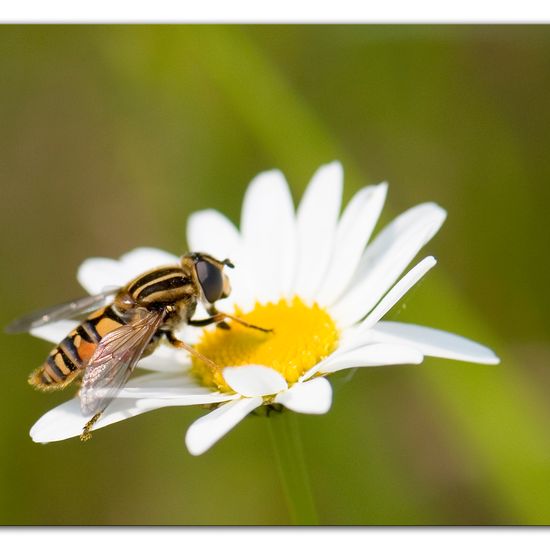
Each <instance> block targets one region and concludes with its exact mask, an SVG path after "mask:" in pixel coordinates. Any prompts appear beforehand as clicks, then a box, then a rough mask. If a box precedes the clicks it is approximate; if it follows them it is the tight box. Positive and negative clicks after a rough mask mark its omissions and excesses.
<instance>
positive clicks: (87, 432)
mask: <svg viewBox="0 0 550 550" xmlns="http://www.w3.org/2000/svg"><path fill="white" fill-rule="evenodd" d="M102 414H103V411H100V412H98V413H96V414H94V416H92V418H90V420H88V422H86V424H84V428H83V429H82V433H81V434H80V441H88V440H89V439H92V428H93V426H94V424H95V423H96V422H97V421H98V420H99V417H100V416H101V415H102Z"/></svg>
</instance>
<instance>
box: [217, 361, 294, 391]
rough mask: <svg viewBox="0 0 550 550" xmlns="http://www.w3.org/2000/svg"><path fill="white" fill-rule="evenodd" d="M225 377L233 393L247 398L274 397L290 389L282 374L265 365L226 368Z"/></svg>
mask: <svg viewBox="0 0 550 550" xmlns="http://www.w3.org/2000/svg"><path fill="white" fill-rule="evenodd" d="M223 377H224V379H225V381H226V382H227V384H228V385H229V386H230V387H231V389H232V390H233V391H236V392H237V393H239V394H241V395H244V396H245V397H261V396H262V395H273V394H276V393H279V392H280V391H283V390H286V389H287V387H288V386H287V383H286V380H285V379H284V378H283V376H282V375H281V374H280V373H278V372H277V371H276V370H273V369H271V368H269V367H265V366H263V365H246V366H242V367H226V368H225V369H223Z"/></svg>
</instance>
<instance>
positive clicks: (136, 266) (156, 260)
mask: <svg viewBox="0 0 550 550" xmlns="http://www.w3.org/2000/svg"><path fill="white" fill-rule="evenodd" d="M179 262H180V259H179V257H178V256H174V254H170V253H169V252H165V251H164V250H159V249H158V248H149V247H141V248H135V249H134V250H131V251H130V252H127V253H126V254H124V255H123V256H121V257H120V263H121V264H122V266H123V268H124V270H125V273H126V275H127V276H128V277H129V280H130V279H133V278H134V277H137V276H138V275H139V274H140V273H143V272H144V271H149V270H150V269H154V268H155V267H160V266H164V265H174V264H175V265H178V264H179ZM127 282H128V281H127Z"/></svg>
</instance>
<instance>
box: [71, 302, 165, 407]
mask: <svg viewBox="0 0 550 550" xmlns="http://www.w3.org/2000/svg"><path fill="white" fill-rule="evenodd" d="M132 314H133V318H132V321H130V322H129V323H128V324H126V325H123V326H122V327H120V328H117V329H115V330H113V331H112V332H109V333H108V334H107V335H105V336H104V337H103V338H102V339H101V341H100V342H99V344H98V346H97V349H96V351H95V353H94V354H93V355H92V357H91V358H90V361H89V362H88V365H87V367H86V371H85V372H84V377H83V379H82V386H81V388H80V394H79V395H80V407H81V409H82V413H83V414H97V413H99V412H102V411H103V410H105V408H106V407H107V405H109V403H110V402H111V401H112V400H113V399H114V398H115V397H116V395H117V393H118V392H119V390H120V389H121V388H122V386H124V384H125V383H126V382H127V381H128V378H129V377H130V375H131V374H132V371H133V370H134V367H135V365H136V363H137V362H138V361H139V359H140V357H141V356H142V355H143V352H144V351H145V348H146V347H147V344H149V342H150V341H151V338H152V337H153V336H154V334H155V332H156V331H157V330H158V328H159V327H160V325H161V323H162V321H163V319H164V312H163V311H148V310H147V309H145V308H136V309H135V310H133V312H132Z"/></svg>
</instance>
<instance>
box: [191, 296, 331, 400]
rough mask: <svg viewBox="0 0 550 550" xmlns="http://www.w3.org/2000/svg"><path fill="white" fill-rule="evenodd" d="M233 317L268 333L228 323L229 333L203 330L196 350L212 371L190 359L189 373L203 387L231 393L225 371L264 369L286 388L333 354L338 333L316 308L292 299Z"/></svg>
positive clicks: (196, 360) (262, 305)
mask: <svg viewBox="0 0 550 550" xmlns="http://www.w3.org/2000/svg"><path fill="white" fill-rule="evenodd" d="M235 316H236V317H239V319H242V320H243V321H246V322H247V323H251V324H253V325H256V326H259V327H262V328H268V329H272V332H267V333H266V332H261V331H259V330H254V329H252V328H248V327H245V326H243V325H241V324H239V323H237V322H234V321H230V326H231V329H230V330H224V329H221V328H216V329H214V330H205V331H204V333H203V335H202V337H201V339H200V341H199V343H198V344H196V345H195V349H196V350H197V351H198V352H200V353H202V354H203V355H204V356H205V357H207V358H209V359H210V360H212V361H213V362H214V363H215V364H216V367H213V366H211V365H208V364H206V363H205V362H203V361H201V360H200V359H197V358H196V357H194V356H193V358H192V361H193V367H192V370H193V372H194V373H195V375H196V376H198V377H199V378H200V380H201V381H202V383H203V384H205V385H207V386H215V387H217V388H218V389H219V390H220V391H230V388H229V386H228V385H227V383H226V382H225V380H224V378H223V376H222V372H221V371H222V369H223V368H224V367H228V366H242V365H264V366H267V367H271V368H272V369H275V370H276V371H278V372H280V373H281V374H282V375H283V376H284V377H285V379H286V380H287V382H289V384H292V383H294V382H296V381H297V380H298V378H299V377H300V376H301V375H302V374H303V373H304V372H306V371H307V370H309V369H310V368H311V367H313V366H314V365H316V364H317V363H318V362H319V361H321V360H322V359H324V358H325V357H327V356H328V355H329V354H330V353H332V352H333V351H334V349H335V348H336V344H337V342H338V337H339V332H338V329H337V328H336V325H335V323H334V321H333V320H332V318H331V317H330V315H329V314H328V313H327V312H326V311H325V310H324V309H323V308H321V307H319V306H318V305H317V304H314V305H312V306H307V305H306V304H304V302H302V300H300V298H298V297H295V298H294V299H292V300H291V301H287V300H280V301H279V302H277V303H276V304H274V303H268V304H259V303H256V305H255V306H254V309H252V311H249V312H247V313H243V312H242V311H241V310H240V309H239V308H238V307H236V308H235Z"/></svg>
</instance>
